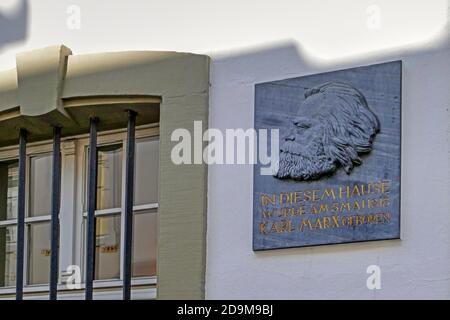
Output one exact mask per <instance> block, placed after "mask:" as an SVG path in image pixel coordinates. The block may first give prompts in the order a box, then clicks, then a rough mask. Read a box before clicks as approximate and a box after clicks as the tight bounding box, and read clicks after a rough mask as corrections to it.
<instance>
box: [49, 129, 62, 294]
mask: <svg viewBox="0 0 450 320" xmlns="http://www.w3.org/2000/svg"><path fill="white" fill-rule="evenodd" d="M60 206H61V128H60V127H55V128H54V129H53V172H52V222H51V225H52V226H51V239H52V240H51V241H52V243H51V257H50V300H57V298H58V297H57V295H58V276H59V212H60Z"/></svg>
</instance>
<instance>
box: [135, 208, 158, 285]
mask: <svg viewBox="0 0 450 320" xmlns="http://www.w3.org/2000/svg"><path fill="white" fill-rule="evenodd" d="M156 214H157V213H156V211H143V212H139V213H135V214H134V219H133V225H134V227H133V228H134V229H133V277H145V276H147V277H148V276H155V275H156Z"/></svg>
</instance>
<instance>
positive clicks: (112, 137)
mask: <svg viewBox="0 0 450 320" xmlns="http://www.w3.org/2000/svg"><path fill="white" fill-rule="evenodd" d="M135 135H136V143H137V142H138V140H140V139H148V138H151V139H153V138H154V139H157V140H158V141H159V140H160V139H159V123H157V124H150V125H144V126H137V127H136V132H135ZM115 144H121V145H122V149H123V152H122V171H121V174H122V186H121V187H122V189H121V191H122V192H121V207H120V208H112V209H103V210H96V211H95V216H96V217H108V216H114V215H118V214H120V220H121V223H120V260H119V261H120V262H119V267H120V271H119V278H118V279H99V280H94V283H99V284H104V283H115V282H116V283H122V281H123V278H124V270H123V263H124V258H125V257H124V250H123V248H124V247H125V243H124V241H125V219H124V214H125V187H126V170H125V169H126V161H125V158H126V150H127V131H126V128H124V129H119V130H113V131H103V132H99V133H98V136H97V146H98V147H103V146H107V145H115ZM88 146H89V137H88V136H86V137H84V138H81V139H78V140H77V146H76V167H77V170H79V172H80V174H79V175H78V177H79V178H80V177H81V178H80V179H79V181H78V182H77V199H76V212H75V216H76V218H75V219H76V231H75V233H76V236H77V238H78V239H79V240H78V241H76V242H75V243H76V246H77V247H76V249H75V255H76V258H75V261H76V262H77V263H76V264H78V265H79V266H80V268H81V277H82V279H84V276H85V267H86V251H85V250H86V247H85V245H86V243H85V239H86V234H85V232H86V226H85V222H86V218H87V211H86V210H85V209H86V201H87V197H86V194H87V179H88V171H87V165H86V160H87V150H88ZM158 174H159V170H158ZM158 209H159V202H154V203H148V204H145V205H137V206H133V214H139V212H142V211H145V210H155V212H156V214H158ZM132 279H133V280H144V281H145V280H148V281H149V283H153V284H156V280H157V276H156V275H155V276H144V277H133V278H132Z"/></svg>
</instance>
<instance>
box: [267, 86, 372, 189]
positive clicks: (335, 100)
mask: <svg viewBox="0 0 450 320" xmlns="http://www.w3.org/2000/svg"><path fill="white" fill-rule="evenodd" d="M292 124H293V126H292V128H291V130H290V131H289V134H288V135H286V136H285V137H284V138H283V141H282V143H281V147H280V160H279V166H278V170H277V171H276V172H275V173H274V177H276V178H278V179H289V178H290V179H294V180H317V179H319V178H321V177H322V176H324V175H329V174H332V173H334V172H335V171H336V170H337V169H338V168H339V166H340V167H342V168H343V169H344V170H345V172H346V173H347V174H350V173H351V171H352V169H353V167H354V166H355V165H360V164H361V163H362V160H361V158H360V157H359V155H360V154H362V153H368V152H370V151H371V150H372V142H373V139H374V138H375V136H376V134H377V133H378V132H379V130H380V124H379V121H378V118H377V116H376V115H375V114H374V113H373V112H372V110H370V108H369V106H368V104H367V101H366V98H365V97H364V95H363V94H362V93H361V92H360V91H359V90H357V89H355V88H354V87H352V86H350V85H348V84H345V83H340V82H326V83H324V84H322V85H320V86H318V87H314V88H312V89H310V90H308V91H306V93H305V100H304V101H303V103H302V104H301V106H300V108H299V110H298V113H297V116H296V117H295V118H294V119H293V121H292Z"/></svg>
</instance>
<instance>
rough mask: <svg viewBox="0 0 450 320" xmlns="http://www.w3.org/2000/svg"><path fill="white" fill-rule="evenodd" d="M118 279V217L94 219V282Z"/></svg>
mask: <svg viewBox="0 0 450 320" xmlns="http://www.w3.org/2000/svg"><path fill="white" fill-rule="evenodd" d="M118 278H120V215H113V216H106V217H97V218H96V243H95V280H105V279H118Z"/></svg>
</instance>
